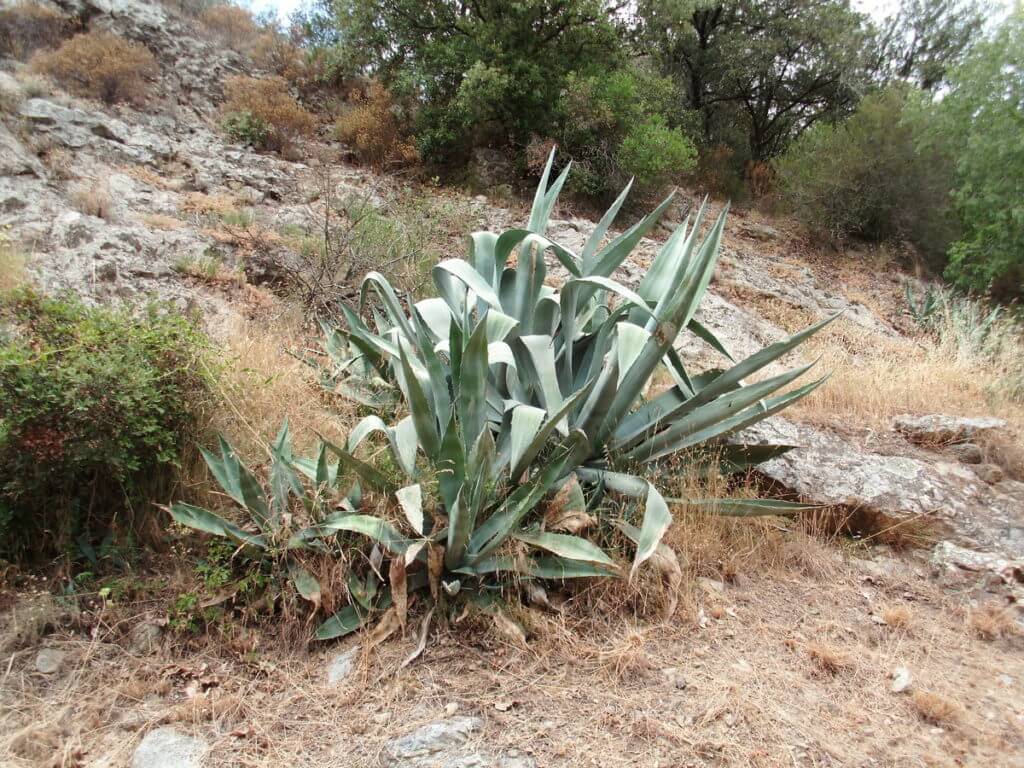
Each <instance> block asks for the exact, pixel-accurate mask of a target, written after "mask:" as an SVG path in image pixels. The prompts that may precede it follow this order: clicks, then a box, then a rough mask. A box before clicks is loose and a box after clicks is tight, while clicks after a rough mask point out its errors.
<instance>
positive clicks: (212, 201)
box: [179, 192, 238, 216]
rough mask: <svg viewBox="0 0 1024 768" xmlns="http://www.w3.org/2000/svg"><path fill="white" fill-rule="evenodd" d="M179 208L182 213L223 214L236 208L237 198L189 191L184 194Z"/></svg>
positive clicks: (232, 211)
mask: <svg viewBox="0 0 1024 768" xmlns="http://www.w3.org/2000/svg"><path fill="white" fill-rule="evenodd" d="M179 208H180V210H181V212H182V213H196V214H199V215H202V216H224V215H225V214H230V213H234V212H235V211H237V210H238V200H237V199H235V197H234V196H233V195H207V194H205V193H203V192H189V193H188V194H187V195H185V198H184V200H183V201H182V203H181V205H180V206H179Z"/></svg>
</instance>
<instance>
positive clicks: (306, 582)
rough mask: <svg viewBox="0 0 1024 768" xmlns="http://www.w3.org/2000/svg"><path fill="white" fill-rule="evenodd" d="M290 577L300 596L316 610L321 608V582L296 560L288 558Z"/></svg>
mask: <svg viewBox="0 0 1024 768" xmlns="http://www.w3.org/2000/svg"><path fill="white" fill-rule="evenodd" d="M288 575H289V576H291V579H292V583H293V584H294V585H295V590H296V591H297V592H298V593H299V595H300V596H301V597H302V598H303V599H305V600H308V601H309V602H311V603H313V605H314V606H315V607H316V608H319V607H320V582H319V581H317V580H316V577H315V576H313V574H311V573H310V572H309V571H307V570H306V568H305V566H303V565H302V563H300V562H299V561H298V560H297V559H296V558H294V557H289V558H288Z"/></svg>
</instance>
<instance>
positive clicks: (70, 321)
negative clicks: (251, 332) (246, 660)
mask: <svg viewBox="0 0 1024 768" xmlns="http://www.w3.org/2000/svg"><path fill="white" fill-rule="evenodd" d="M0 324H2V325H0V327H2V330H0V334H2V335H0V400H2V402H3V404H4V408H3V412H2V414H0V554H2V555H4V556H8V557H10V556H22V555H26V556H32V555H49V554H54V553H57V552H60V551H62V550H63V551H68V550H69V547H70V546H71V545H72V543H73V542H75V541H76V540H78V539H79V538H81V537H84V539H83V541H88V540H90V539H93V538H94V537H95V536H96V535H98V534H99V533H102V532H104V531H106V530H107V529H108V528H109V527H111V526H112V525H113V526H115V527H117V528H119V529H122V530H123V529H127V530H130V531H132V532H133V534H135V535H141V536H143V537H145V536H146V535H149V534H152V532H153V523H154V520H155V518H154V516H153V514H152V513H153V509H152V506H151V503H150V500H151V499H159V500H161V501H162V500H163V499H164V498H166V495H167V494H168V492H169V487H170V485H171V484H172V483H173V482H174V480H175V477H176V470H177V465H178V463H179V460H180V457H181V448H182V446H183V444H184V441H185V439H186V437H187V436H192V433H193V431H194V429H195V427H196V425H197V419H198V418H199V414H200V412H201V409H202V407H203V404H204V402H205V400H204V396H205V393H206V391H207V379H206V376H205V374H204V373H203V372H202V371H203V370H204V369H203V366H202V359H203V355H204V354H205V349H206V347H205V342H204V340H203V337H202V336H201V334H200V333H199V332H198V331H197V330H196V329H195V328H194V327H193V326H192V324H191V323H189V322H188V321H186V320H184V319H181V318H179V317H174V316H172V315H170V314H162V313H161V312H160V311H159V310H158V308H157V307H155V306H154V307H151V308H149V309H148V310H147V311H146V312H145V313H144V314H141V315H139V316H133V315H132V314H130V313H129V312H128V311H127V310H121V309H106V308H91V307H86V306H85V305H83V304H81V303H80V302H78V301H77V300H75V299H71V298H59V299H58V298H45V297H42V296H40V295H37V294H35V293H33V292H31V291H29V290H23V289H20V290H18V291H16V292H14V293H11V294H9V295H8V296H7V297H6V298H4V299H3V300H2V303H0Z"/></svg>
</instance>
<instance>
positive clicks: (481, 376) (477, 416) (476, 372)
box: [458, 323, 488, 445]
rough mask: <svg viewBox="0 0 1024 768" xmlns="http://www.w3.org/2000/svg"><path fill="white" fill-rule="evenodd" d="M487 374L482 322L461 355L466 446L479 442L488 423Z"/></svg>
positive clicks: (461, 418) (461, 405)
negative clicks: (478, 439) (477, 440)
mask: <svg viewBox="0 0 1024 768" xmlns="http://www.w3.org/2000/svg"><path fill="white" fill-rule="evenodd" d="M487 374H488V364H487V327H486V326H485V325H484V324H483V323H480V324H478V325H477V327H476V330H474V331H473V335H472V336H470V337H469V341H468V342H467V344H466V349H465V350H464V351H463V354H462V371H461V378H460V381H459V396H458V414H459V421H460V426H461V427H462V439H463V441H464V442H465V444H466V445H472V444H473V443H474V442H475V441H476V439H477V436H478V435H479V434H480V432H481V431H482V430H483V429H484V425H485V423H486V406H487Z"/></svg>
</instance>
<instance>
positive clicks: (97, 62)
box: [32, 32, 157, 104]
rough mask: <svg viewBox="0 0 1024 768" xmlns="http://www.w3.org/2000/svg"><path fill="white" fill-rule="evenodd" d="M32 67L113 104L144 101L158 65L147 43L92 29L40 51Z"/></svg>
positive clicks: (82, 93) (64, 83)
mask: <svg viewBox="0 0 1024 768" xmlns="http://www.w3.org/2000/svg"><path fill="white" fill-rule="evenodd" d="M32 69H33V70H34V71H36V72H39V73H41V74H44V75H48V76H50V77H52V78H53V79H54V80H56V81H57V82H59V83H61V84H62V85H64V86H65V87H66V88H68V89H69V90H71V91H74V92H75V93H77V94H79V95H81V96H89V97H92V98H97V99H101V100H103V101H104V102H106V103H107V104H113V103H114V102H117V101H128V102H133V103H138V102H141V101H143V100H144V99H145V97H146V92H147V90H148V86H147V83H146V80H147V79H148V78H150V77H153V76H154V75H155V74H156V71H157V66H156V60H155V59H154V58H153V54H151V53H150V52H149V49H147V48H146V47H145V46H144V45H141V44H139V43H134V42H130V41H128V40H124V39H122V38H120V37H118V36H117V35H112V34H110V33H109V32H88V33H86V34H82V35H76V36H75V37H73V38H71V39H70V40H68V41H67V42H65V43H64V44H63V45H62V46H61V47H60V48H58V49H57V50H56V51H52V52H49V53H39V54H36V56H34V57H33V59H32Z"/></svg>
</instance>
